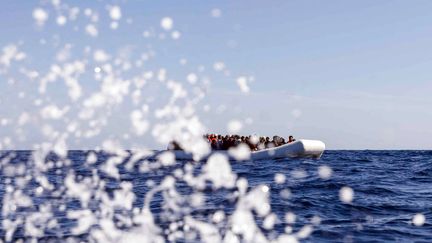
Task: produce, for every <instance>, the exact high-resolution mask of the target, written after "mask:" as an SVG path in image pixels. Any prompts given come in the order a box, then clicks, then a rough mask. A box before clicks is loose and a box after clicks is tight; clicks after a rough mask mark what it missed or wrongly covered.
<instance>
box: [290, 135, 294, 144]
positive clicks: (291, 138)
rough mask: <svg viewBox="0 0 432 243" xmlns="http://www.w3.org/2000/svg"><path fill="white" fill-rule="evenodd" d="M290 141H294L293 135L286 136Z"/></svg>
mask: <svg viewBox="0 0 432 243" xmlns="http://www.w3.org/2000/svg"><path fill="white" fill-rule="evenodd" d="M292 142H295V139H294V137H293V136H292V135H290V136H289V137H288V143H292Z"/></svg>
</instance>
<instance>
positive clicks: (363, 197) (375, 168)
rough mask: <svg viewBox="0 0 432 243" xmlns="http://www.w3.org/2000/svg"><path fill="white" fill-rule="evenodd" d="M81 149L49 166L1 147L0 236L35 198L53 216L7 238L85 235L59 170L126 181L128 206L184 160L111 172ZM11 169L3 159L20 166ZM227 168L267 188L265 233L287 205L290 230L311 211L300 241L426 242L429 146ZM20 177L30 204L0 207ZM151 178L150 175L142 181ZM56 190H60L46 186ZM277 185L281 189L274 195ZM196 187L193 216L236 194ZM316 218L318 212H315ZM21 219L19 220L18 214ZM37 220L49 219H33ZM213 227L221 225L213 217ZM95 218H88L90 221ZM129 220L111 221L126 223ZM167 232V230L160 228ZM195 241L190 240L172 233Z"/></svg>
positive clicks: (430, 220) (430, 202) (161, 220)
mask: <svg viewBox="0 0 432 243" xmlns="http://www.w3.org/2000/svg"><path fill="white" fill-rule="evenodd" d="M88 153H89V152H88V151H69V153H68V158H69V162H67V163H64V164H57V166H55V165H56V163H55V162H56V161H57V160H59V158H58V157H57V156H56V155H54V154H52V155H50V156H48V158H46V161H50V162H54V163H53V164H54V166H53V167H51V168H47V169H46V170H45V171H38V170H36V169H35V167H34V166H30V165H31V164H32V163H31V162H29V161H31V159H30V157H31V156H30V155H31V152H30V151H4V152H2V153H0V155H1V156H0V157H1V161H2V164H1V166H2V167H1V173H2V176H1V183H0V199H1V201H2V202H3V203H2V211H3V214H2V216H1V221H2V222H3V223H2V225H1V226H0V227H1V230H0V234H1V238H2V239H3V240H4V239H6V238H5V237H6V230H5V220H6V219H9V220H17V219H20V220H24V221H25V219H29V218H30V217H32V215H35V214H34V213H35V212H41V211H43V208H42V205H51V209H50V212H52V213H53V214H52V215H51V216H49V217H50V220H51V221H53V220H54V221H55V222H56V223H55V224H54V223H53V224H52V226H50V227H46V225H45V226H43V225H42V226H40V227H41V228H43V230H42V232H43V234H42V235H40V236H38V237H29V236H28V234H27V233H25V232H26V225H25V223H21V224H17V227H16V229H15V230H14V231H13V235H12V237H11V238H10V239H12V241H16V240H18V239H23V240H25V241H27V240H31V239H36V240H38V241H40V242H64V241H65V240H74V239H75V240H79V241H87V240H89V234H88V233H87V232H83V233H80V234H79V235H76V234H73V233H72V232H71V231H72V230H71V229H72V228H73V227H75V226H76V224H77V223H76V220H72V219H70V217H68V216H67V211H68V210H76V209H79V208H80V207H81V205H80V203H79V201H77V200H76V199H74V198H72V197H71V196H70V195H68V193H67V190H66V188H65V186H64V181H65V178H66V176H67V175H68V174H71V173H73V174H74V175H75V176H76V178H77V180H83V179H85V178H90V177H92V175H93V174H94V173H97V174H98V175H100V178H101V180H103V181H105V186H104V190H106V191H107V192H108V195H111V194H110V193H112V192H113V191H114V190H116V189H118V188H120V187H121V186H122V185H123V184H122V183H124V182H128V183H130V184H131V185H132V189H131V190H132V191H133V193H134V194H135V198H134V207H137V208H140V207H142V204H143V203H142V202H143V200H144V197H145V195H146V194H147V193H148V192H149V190H151V188H152V185H151V184H155V185H157V184H159V183H160V182H161V180H162V179H163V178H164V177H165V176H167V175H172V174H173V173H174V171H175V170H176V169H181V168H184V165H185V163H188V162H185V161H177V162H176V164H175V165H174V166H171V167H167V168H157V169H155V170H150V171H142V170H140V169H139V165H138V164H139V163H137V165H135V166H134V167H133V168H132V169H130V170H127V169H126V168H125V166H126V164H127V160H126V161H125V162H124V163H120V164H118V166H117V167H118V168H119V175H120V176H119V178H112V177H110V176H108V175H105V174H104V172H102V171H101V167H100V165H101V164H103V163H104V161H106V160H107V159H108V158H109V157H110V155H108V154H106V153H103V152H98V153H97V154H98V156H97V161H96V162H95V163H94V164H92V165H89V164H86V163H85V159H86V155H87V154H88ZM23 165H25V170H24V171H23V170H22V169H20V170H17V171H13V170H12V172H11V166H14V167H15V168H22V167H23ZM322 165H326V166H328V167H330V168H331V169H332V175H331V177H330V178H329V179H322V178H320V176H319V175H318V168H319V167H320V166H322ZM193 166H194V170H195V173H196V174H199V173H200V170H201V169H202V166H201V164H200V163H193ZM231 167H232V171H233V172H234V173H235V174H236V175H237V177H243V178H246V179H247V180H248V182H249V184H248V186H249V187H250V188H253V187H255V186H258V185H267V186H268V187H269V188H270V205H271V210H272V212H273V213H275V214H276V215H277V218H278V220H277V221H276V223H275V225H274V227H273V228H272V229H270V230H267V229H264V228H263V227H262V221H263V219H262V218H259V217H255V218H256V222H257V225H258V226H259V227H260V228H261V230H262V232H263V233H264V234H265V235H266V237H267V238H268V239H273V238H276V237H277V236H278V235H280V234H283V233H284V232H285V230H286V226H287V224H286V223H285V222H283V221H284V217H285V215H286V213H287V212H290V213H293V214H295V215H296V218H295V222H292V223H291V224H290V225H289V226H290V227H291V228H292V230H293V232H296V231H298V230H299V229H301V228H302V227H303V226H304V225H307V224H311V219H315V221H314V224H313V232H312V233H311V234H310V235H309V237H308V238H306V239H302V240H301V241H303V242H432V151H368V150H364V151H326V152H325V153H324V154H323V156H322V157H321V159H318V160H316V159H289V158H287V159H277V160H262V161H245V162H231ZM41 174H44V175H46V177H47V178H48V181H49V182H50V183H51V184H52V185H54V187H55V188H54V189H52V190H51V191H39V192H38V193H37V188H38V187H39V184H40V181H38V179H37V178H38V176H39V175H41ZM276 174H282V175H284V176H285V178H286V179H285V180H284V181H283V182H282V183H281V182H280V181H279V183H276V182H275V175H276ZM20 177H22V178H27V179H28V182H27V184H25V185H22V186H21V189H20V190H21V192H22V193H24V194H26V195H28V196H29V197H30V198H31V199H32V204H31V205H30V206H26V207H17V208H15V213H9V214H5V213H4V210H3V209H4V207H5V205H7V203H8V202H7V200H8V199H7V198H5V195H6V191H7V187H8V186H10V185H14V187H15V188H16V186H15V184H17V183H18V178H20ZM149 181H150V182H152V183H149ZM175 186H176V188H177V191H178V192H179V193H180V194H188V193H192V192H191V189H190V188H189V187H188V186H187V185H186V184H185V183H183V182H182V181H181V180H176V185H175ZM342 187H350V188H352V189H353V191H354V197H353V200H352V202H351V203H343V202H341V200H340V198H339V191H340V189H341V188H342ZM53 191H57V192H60V193H53ZM284 192H285V194H286V192H289V195H285V196H281V193H282V194H283V193H284ZM200 193H202V194H203V195H204V198H205V202H204V203H203V204H202V205H201V206H198V207H195V208H193V209H191V210H190V211H189V214H190V215H191V216H193V217H194V218H198V219H202V220H204V221H206V220H210V219H209V218H210V215H212V214H214V213H215V212H216V211H218V210H223V211H224V212H225V214H226V215H229V214H230V213H232V212H233V210H234V207H235V203H236V201H235V200H234V199H233V191H232V189H218V190H216V189H213V188H212V187H211V185H207V187H205V188H204V189H203V190H202V191H201V192H200ZM92 200H93V199H92V198H90V199H89V201H90V202H89V208H90V209H92V208H93V209H94V210H96V209H97V208H98V203H101V202H99V201H92ZM164 203H166V202H164V200H163V195H162V193H158V194H156V195H155V197H154V198H153V200H152V201H151V203H150V210H151V212H152V214H153V217H154V220H155V222H156V224H157V225H158V226H159V227H161V228H162V229H163V232H167V229H168V228H169V227H170V222H171V221H170V220H172V219H170V217H169V211H167V210H166V209H165V207H164ZM131 211H132V210H130V211H128V210H124V209H123V210H119V211H118V212H116V213H118V214H121V215H122V216H123V217H127V216H128V215H131V214H132V212H131ZM419 213H420V214H422V215H424V216H425V219H426V220H425V222H424V224H423V225H421V226H416V225H414V224H413V223H412V219H413V217H414V215H416V214H419ZM317 219H318V220H317ZM24 221H23V222H24ZM41 222H42V223H40V224H49V221H47V222H44V221H41ZM219 226H220V228H219V230H220V231H223V230H224V226H223V225H219ZM95 227H97V226H93V227H92V228H95ZM128 227H129V226H118V228H121V229H122V230H126V231H127V230H128ZM164 237H165V239H166V240H168V235H164ZM176 241H183V242H190V241H194V242H198V241H200V238H199V237H197V238H195V239H193V240H191V239H183V240H176Z"/></svg>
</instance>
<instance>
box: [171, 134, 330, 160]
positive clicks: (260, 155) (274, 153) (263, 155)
mask: <svg viewBox="0 0 432 243" xmlns="http://www.w3.org/2000/svg"><path fill="white" fill-rule="evenodd" d="M324 150H325V144H324V143H323V142H321V141H318V140H305V139H300V140H297V141H295V142H292V143H287V144H284V145H282V146H278V147H274V148H268V149H263V150H259V151H253V152H251V154H250V160H263V159H279V158H316V159H319V158H320V157H321V155H322V154H323V152H324ZM172 152H173V153H174V154H175V157H176V159H177V160H193V158H192V154H190V153H187V152H185V151H180V150H173V151H172ZM213 153H222V154H225V155H226V156H227V157H228V158H229V159H230V160H236V159H235V158H234V157H233V156H232V155H230V153H229V152H228V151H226V150H216V151H213ZM210 155H211V154H210ZM210 155H208V156H206V157H204V158H202V159H201V160H205V159H207V158H208V157H209V156H210Z"/></svg>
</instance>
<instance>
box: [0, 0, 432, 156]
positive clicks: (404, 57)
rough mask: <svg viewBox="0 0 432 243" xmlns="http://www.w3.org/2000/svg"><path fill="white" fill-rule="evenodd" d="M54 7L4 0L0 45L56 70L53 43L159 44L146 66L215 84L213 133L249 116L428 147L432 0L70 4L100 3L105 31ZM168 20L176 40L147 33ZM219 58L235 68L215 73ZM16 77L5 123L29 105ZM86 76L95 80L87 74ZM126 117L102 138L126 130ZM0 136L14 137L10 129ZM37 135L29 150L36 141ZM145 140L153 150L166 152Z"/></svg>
mask: <svg viewBox="0 0 432 243" xmlns="http://www.w3.org/2000/svg"><path fill="white" fill-rule="evenodd" d="M49 2H50V1H41V2H38V1H11V0H7V1H3V2H2V8H1V10H0V13H1V14H0V31H1V34H0V47H1V48H3V47H4V46H6V45H9V44H11V43H17V44H18V45H19V46H20V48H21V49H22V50H23V51H24V52H25V53H26V55H27V58H26V61H25V62H26V64H27V65H31V66H32V67H35V68H37V69H38V70H47V69H49V67H50V64H51V63H52V60H53V59H55V56H56V53H55V51H54V49H53V48H52V47H53V46H59V47H60V46H63V45H65V44H68V43H69V44H72V54H71V55H72V57H73V56H74V55H75V54H74V51H77V52H78V50H79V51H81V52H82V49H83V48H85V47H86V46H92V47H97V48H101V49H105V50H110V51H112V52H121V51H123V50H124V49H125V48H126V49H127V50H128V52H130V53H132V54H133V53H139V52H142V51H146V50H148V49H149V48H150V47H151V49H152V50H154V51H155V52H156V58H155V59H154V61H153V62H152V63H151V64H149V65H150V66H152V65H153V66H155V67H161V66H162V67H165V68H166V69H167V70H168V72H169V75H170V77H172V78H173V79H176V80H184V81H185V80H186V77H187V75H188V74H189V73H191V72H194V73H197V74H198V76H199V77H206V78H208V79H210V80H211V83H210V87H209V89H208V94H207V97H206V98H205V99H204V100H203V102H202V104H201V105H200V106H199V107H200V109H198V114H199V115H200V118H201V120H202V121H203V122H204V124H205V125H206V127H207V128H208V129H209V131H213V132H216V133H225V132H226V127H227V122H228V121H230V120H232V119H237V120H240V121H245V122H244V128H243V130H242V132H241V133H242V134H251V133H257V134H263V135H270V136H272V135H274V134H279V135H283V136H288V135H290V134H293V135H295V136H296V137H297V138H309V139H319V140H322V141H324V142H325V143H326V145H327V148H329V149H432V144H431V143H430V137H432V127H431V125H430V124H431V123H432V109H431V107H432V96H431V92H432V48H430V47H431V45H432V15H431V14H430V12H431V9H432V1H428V0H415V1H405V0H388V1H387V0H381V1H375V0H363V1H341V0H339V1H319V0H315V1H313V0H307V1H303V0H295V1H294V0H293V1H282V0H280V1H263V0H259V1H258V0H252V1H234V0H221V1H200V0H190V1H181V2H179V1H168V0H160V1H106V2H103V1H94V2H92V1H69V3H70V4H71V5H72V4H74V5H76V6H78V7H79V8H80V10H81V13H80V14H81V15H83V13H82V12H83V11H84V9H85V8H93V9H98V10H99V12H100V16H99V18H100V19H99V22H98V25H97V27H98V32H99V34H98V36H97V37H91V36H89V35H86V34H85V33H84V32H85V31H84V28H85V24H84V23H80V21H81V20H80V19H78V20H76V21H68V22H66V23H65V25H64V26H58V24H56V23H55V21H54V20H53V21H49V20H52V19H55V18H56V15H55V13H54V12H49V11H50V10H49V9H50V7H49ZM62 2H65V1H62ZM39 3H42V4H41V5H40V4H39ZM113 4H115V5H118V6H120V7H121V13H122V18H121V19H120V20H119V21H118V23H119V27H118V28H117V29H116V30H111V29H110V27H109V25H110V20H109V18H108V17H106V16H104V15H103V14H105V15H106V12H107V11H106V8H107V7H106V6H108V5H113ZM38 6H42V7H43V6H47V7H46V8H47V11H48V13H49V17H48V21H47V22H46V24H45V25H44V27H43V28H41V27H40V26H37V25H36V24H35V21H34V19H33V18H32V12H33V10H34V9H35V8H36V7H38ZM212 13H213V15H216V16H212ZM219 15H220V16H219ZM166 16H168V17H170V18H172V20H173V23H174V24H173V30H175V31H178V32H179V33H180V37H179V38H178V39H176V40H172V38H171V37H170V35H171V34H172V32H167V33H165V35H166V38H162V39H160V38H145V37H143V33H144V32H146V31H149V32H156V33H164V32H163V30H161V27H160V21H161V19H162V18H164V17H166ZM77 26H78V27H77ZM41 42H44V43H47V44H43V45H42V44H41ZM56 50H57V49H56ZM132 54H131V55H132ZM181 59H186V60H187V64H185V65H180V64H179V62H180V60H181ZM217 62H223V63H224V65H225V66H226V67H227V70H229V73H228V74H225V75H222V74H221V72H216V71H214V70H213V65H214V64H215V63H217ZM203 70H205V71H203ZM200 73H203V74H202V75H201V74H200ZM13 75H14V74H13V73H12V72H11V73H9V74H8V78H6V77H5V76H2V75H0V89H1V90H0V94H1V97H0V118H2V117H8V116H10V117H13V116H16V113H17V112H18V111H23V110H29V111H31V109H32V108H31V106H30V105H29V102H27V101H23V99H20V98H18V97H17V96H16V94H17V91H18V90H21V89H22V90H26V89H29V90H26V92H27V94H28V95H27V97H31V92H32V91H31V89H32V88H31V87H28V86H27V84H25V83H20V82H19V78H18V76H17V78H16V79H17V80H18V81H17V84H16V85H14V86H13V87H11V86H10V85H9V84H8V82H7V81H8V80H10V77H14V76H13ZM239 76H245V77H253V81H251V82H250V84H249V86H250V89H251V90H250V92H249V93H247V94H245V93H242V92H241V91H240V89H239V87H238V86H237V84H236V78H237V77H239ZM80 83H81V85H82V86H83V87H84V88H86V89H92V88H94V87H95V86H97V83H96V82H94V81H91V80H90V79H89V80H80ZM61 89H62V87H60V86H57V85H54V86H53V87H52V88H51V91H52V92H53V93H58V94H60V93H61V92H62V91H61ZM34 92H36V91H34ZM161 92H162V91H161ZM165 95H166V94H165V93H157V94H156V95H155V96H156V97H163V96H165ZM57 98H58V99H59V100H61V99H62V97H61V95H59V97H57ZM29 99H30V98H29ZM52 99H55V98H52ZM122 115H123V114H121V113H119V114H117V115H116V116H117V117H114V118H113V119H114V120H118V122H113V125H112V126H111V127H110V128H109V129H105V130H104V131H103V132H102V134H101V136H100V137H101V138H103V137H108V136H112V135H113V134H115V133H116V132H117V130H118V131H120V128H119V127H127V126H129V125H130V124H129V123H128V121H124V119H123V118H122ZM126 120H127V119H126ZM34 129H37V128H34ZM0 136H13V135H12V133H11V131H10V130H9V128H8V127H7V126H3V127H0ZM32 136H34V137H31V138H29V141H26V142H23V144H22V145H21V146H22V147H25V146H29V144H31V142H32V141H39V140H40V138H39V137H37V136H38V135H32ZM149 139H150V138H147V140H146V141H145V143H147V146H149V147H156V148H160V147H162V145H158V144H155V143H153V142H151V141H150V140H149ZM98 141H99V140H94V141H90V142H89V143H88V144H76V145H75V146H77V147H81V148H84V147H89V148H91V147H93V146H95V145H96V144H97V143H98ZM135 142H136V143H139V142H140V141H139V138H136V139H135Z"/></svg>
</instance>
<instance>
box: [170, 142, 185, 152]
mask: <svg viewBox="0 0 432 243" xmlns="http://www.w3.org/2000/svg"><path fill="white" fill-rule="evenodd" d="M167 149H168V150H183V149H182V147H180V145H179V144H178V143H177V142H176V141H172V142H170V143H169V144H168V148H167Z"/></svg>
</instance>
